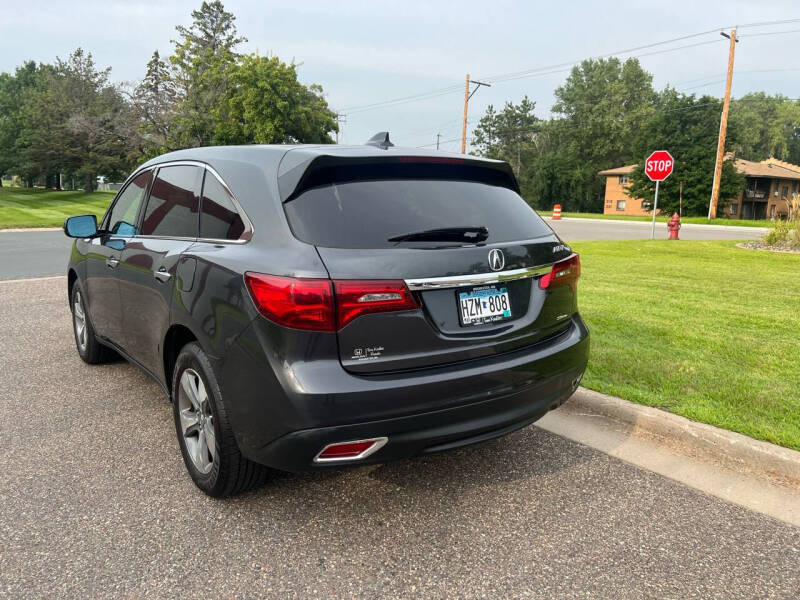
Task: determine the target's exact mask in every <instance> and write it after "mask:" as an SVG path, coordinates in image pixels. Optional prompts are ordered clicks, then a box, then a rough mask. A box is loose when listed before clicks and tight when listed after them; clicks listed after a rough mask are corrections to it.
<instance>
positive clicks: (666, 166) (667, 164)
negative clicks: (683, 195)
mask: <svg viewBox="0 0 800 600" xmlns="http://www.w3.org/2000/svg"><path fill="white" fill-rule="evenodd" d="M674 166H675V160H674V159H673V158H672V155H671V154H670V153H669V152H667V151H666V150H656V151H655V152H653V153H652V154H651V155H650V156H648V157H647V160H646V161H645V163H644V173H645V175H647V176H648V177H649V178H650V181H664V180H665V179H666V178H667V177H669V176H670V174H671V173H672V167H674Z"/></svg>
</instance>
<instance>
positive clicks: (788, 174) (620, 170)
mask: <svg viewBox="0 0 800 600" xmlns="http://www.w3.org/2000/svg"><path fill="white" fill-rule="evenodd" d="M732 156H733V155H732V154H726V156H725V158H726V160H727V159H730V158H732ZM733 164H734V165H735V166H736V170H737V171H739V172H740V173H743V174H744V175H747V176H748V177H771V178H773V179H797V180H800V165H793V164H792V163H788V162H786V161H783V160H778V159H777V158H768V159H767V160H762V161H761V162H755V161H752V160H744V159H743V158H737V159H735V160H734V163H733ZM636 166H637V165H627V166H625V167H617V168H616V169H606V170H605V171H600V175H609V176H610V175H629V174H630V173H632V172H633V170H634V169H635V168H636Z"/></svg>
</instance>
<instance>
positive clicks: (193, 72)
mask: <svg viewBox="0 0 800 600" xmlns="http://www.w3.org/2000/svg"><path fill="white" fill-rule="evenodd" d="M235 20H236V17H234V16H233V14H231V13H229V12H227V11H226V10H225V7H224V6H223V5H222V2H220V1H219V0H215V1H213V2H203V4H202V5H201V6H200V10H195V11H192V25H191V26H190V27H182V26H178V27H176V30H177V31H178V33H179V34H180V36H181V37H180V39H179V40H177V41H176V40H173V43H174V44H175V52H174V54H173V55H172V56H171V57H170V63H171V64H172V67H173V73H172V82H173V84H174V89H175V95H176V110H175V114H174V117H173V118H172V119H171V128H170V135H169V144H168V145H169V146H171V147H173V148H180V147H186V146H204V145H208V144H211V143H213V141H214V132H215V130H216V129H217V123H218V121H219V120H223V121H225V120H227V119H228V116H227V114H225V109H226V107H227V99H228V97H229V91H230V90H229V87H230V84H231V80H232V78H233V76H234V72H235V70H236V66H237V59H238V58H239V55H238V54H236V52H235V48H236V46H238V45H239V44H240V43H241V42H244V41H247V40H246V38H244V37H242V36H239V35H238V33H237V31H236V25H235V24H234V21H235Z"/></svg>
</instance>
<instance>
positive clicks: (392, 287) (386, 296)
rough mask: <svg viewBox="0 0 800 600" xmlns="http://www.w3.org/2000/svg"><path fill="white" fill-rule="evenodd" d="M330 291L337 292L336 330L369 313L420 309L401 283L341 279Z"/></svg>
mask: <svg viewBox="0 0 800 600" xmlns="http://www.w3.org/2000/svg"><path fill="white" fill-rule="evenodd" d="M333 288H334V290H336V317H337V318H336V325H337V329H341V328H342V327H344V326H345V325H347V324H348V323H349V322H350V321H352V320H353V319H355V318H356V317H360V316H361V315H365V314H368V313H379V312H393V311H398V310H414V309H416V308H419V303H418V302H417V300H416V298H414V296H412V295H411V292H410V291H409V290H408V287H406V284H405V282H404V281H359V280H350V279H341V280H338V281H334V282H333Z"/></svg>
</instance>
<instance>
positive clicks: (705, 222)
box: [539, 211, 772, 227]
mask: <svg viewBox="0 0 800 600" xmlns="http://www.w3.org/2000/svg"><path fill="white" fill-rule="evenodd" d="M539 214H541V215H543V216H545V217H549V216H551V215H552V212H548V211H539ZM561 216H562V217H565V218H569V217H573V218H575V217H578V218H581V219H614V220H622V221H647V222H648V223H649V222H650V221H652V220H653V217H652V216H650V217H636V216H633V215H606V214H601V213H576V212H565V213H561ZM670 216H672V215H670ZM656 221H658V222H660V223H666V222H667V221H669V217H667V216H663V215H660V216H658V217H656ZM681 223H696V224H701V225H738V226H739V227H769V226H770V225H772V223H770V222H769V221H750V220H747V219H722V218H720V219H714V220H713V221H710V220H709V219H707V218H706V217H683V218H682V219H681Z"/></svg>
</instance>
